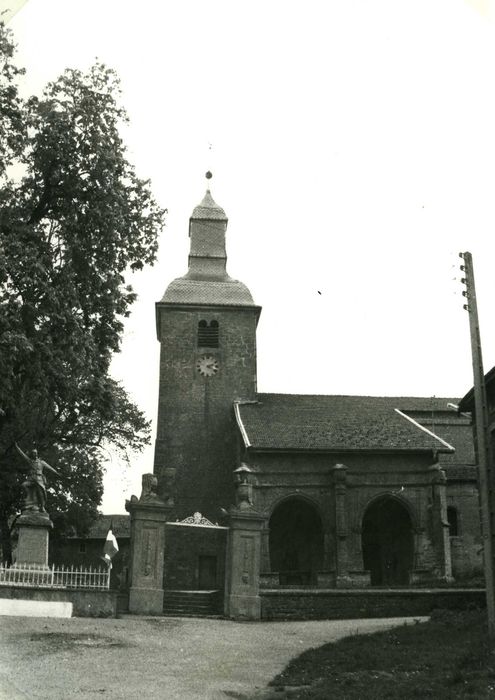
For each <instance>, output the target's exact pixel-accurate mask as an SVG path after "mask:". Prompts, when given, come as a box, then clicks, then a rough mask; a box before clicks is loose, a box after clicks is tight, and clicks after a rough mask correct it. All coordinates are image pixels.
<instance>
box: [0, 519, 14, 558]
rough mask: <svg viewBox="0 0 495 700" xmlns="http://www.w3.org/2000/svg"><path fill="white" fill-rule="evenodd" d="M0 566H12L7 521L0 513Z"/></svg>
mask: <svg viewBox="0 0 495 700" xmlns="http://www.w3.org/2000/svg"><path fill="white" fill-rule="evenodd" d="M0 550H1V552H0V564H7V566H11V565H12V542H11V539H10V527H9V521H8V519H7V516H6V515H5V513H0Z"/></svg>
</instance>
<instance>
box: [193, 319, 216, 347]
mask: <svg viewBox="0 0 495 700" xmlns="http://www.w3.org/2000/svg"><path fill="white" fill-rule="evenodd" d="M198 347H199V348H218V321H210V323H209V324H208V321H204V320H202V321H200V322H199V323H198Z"/></svg>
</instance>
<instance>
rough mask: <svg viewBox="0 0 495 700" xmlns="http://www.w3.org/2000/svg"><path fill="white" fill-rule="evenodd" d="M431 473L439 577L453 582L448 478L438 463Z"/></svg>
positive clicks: (433, 466) (433, 534) (432, 522)
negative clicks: (448, 518)
mask: <svg viewBox="0 0 495 700" xmlns="http://www.w3.org/2000/svg"><path fill="white" fill-rule="evenodd" d="M429 471H430V474H431V490H432V504H431V526H432V539H433V544H434V547H435V554H436V560H437V575H438V576H439V578H441V579H442V580H443V581H447V582H451V581H453V577H452V559H451V554H450V538H449V523H448V520H447V478H446V476H445V472H444V470H443V469H440V465H439V464H438V463H437V464H433V465H432V466H431V467H430V469H429Z"/></svg>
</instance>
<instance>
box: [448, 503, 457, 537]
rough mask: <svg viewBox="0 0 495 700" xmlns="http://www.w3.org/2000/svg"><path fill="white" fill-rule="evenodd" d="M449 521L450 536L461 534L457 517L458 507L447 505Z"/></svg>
mask: <svg viewBox="0 0 495 700" xmlns="http://www.w3.org/2000/svg"><path fill="white" fill-rule="evenodd" d="M447 521H448V523H449V535H450V537H457V536H458V534H459V522H458V518H457V508H454V506H447Z"/></svg>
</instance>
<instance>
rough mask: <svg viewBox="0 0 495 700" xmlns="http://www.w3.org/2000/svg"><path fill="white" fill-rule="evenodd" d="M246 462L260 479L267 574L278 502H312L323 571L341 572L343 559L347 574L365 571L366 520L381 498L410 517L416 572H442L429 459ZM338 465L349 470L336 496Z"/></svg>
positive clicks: (350, 456)
mask: <svg viewBox="0 0 495 700" xmlns="http://www.w3.org/2000/svg"><path fill="white" fill-rule="evenodd" d="M244 459H248V463H249V466H250V467H251V468H252V469H253V471H254V473H255V477H256V488H255V507H256V508H257V510H259V511H260V512H261V513H262V514H263V515H264V516H265V518H266V529H265V532H264V534H263V547H262V571H263V572H269V571H270V555H269V535H268V523H269V518H270V516H271V514H272V512H273V510H274V509H275V508H276V506H277V504H278V503H281V502H282V501H283V500H284V499H286V498H290V497H296V498H298V497H299V498H304V499H306V500H308V501H309V502H311V503H312V504H313V505H314V507H315V509H316V510H317V512H318V514H319V515H320V517H321V521H322V528H323V533H324V557H323V562H322V569H324V570H333V569H335V568H336V567H338V565H339V566H340V567H341V568H342V560H344V559H345V562H344V563H345V567H346V568H347V570H354V571H360V570H362V569H363V568H364V565H363V549H362V523H363V517H364V514H365V512H366V509H367V507H368V506H369V504H370V503H371V502H372V501H373V499H376V498H379V497H381V496H388V497H393V498H395V499H397V501H398V502H400V503H401V505H403V507H404V508H405V509H406V511H407V512H408V514H409V516H410V519H411V526H412V531H413V536H414V565H413V568H418V569H422V570H428V571H431V572H432V576H435V575H437V574H436V572H438V571H439V570H440V569H441V560H442V552H441V551H440V548H439V547H437V546H436V545H435V541H434V528H435V527H438V526H439V522H440V521H439V518H438V517H437V520H438V522H433V518H432V510H431V506H432V503H431V496H432V472H431V467H432V466H433V461H432V457H431V455H428V454H404V455H400V454H392V455H387V454H383V455H373V454H357V453H346V454H344V453H342V454H332V455H325V454H310V453H305V454H283V453H273V454H268V453H261V452H259V453H256V452H250V454H249V457H248V458H247V457H246V456H245V457H244ZM338 463H342V464H344V465H345V466H346V467H347V469H346V476H345V483H344V482H342V481H341V482H340V483H339V490H338V493H339V496H338V498H337V496H336V494H337V490H336V482H335V469H334V467H335V465H336V464H338ZM338 502H340V505H339V507H338V506H337V503H338ZM337 532H338V537H337ZM338 548H340V552H339V555H338V556H337V550H338ZM339 558H340V562H338V561H337V559H339Z"/></svg>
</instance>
